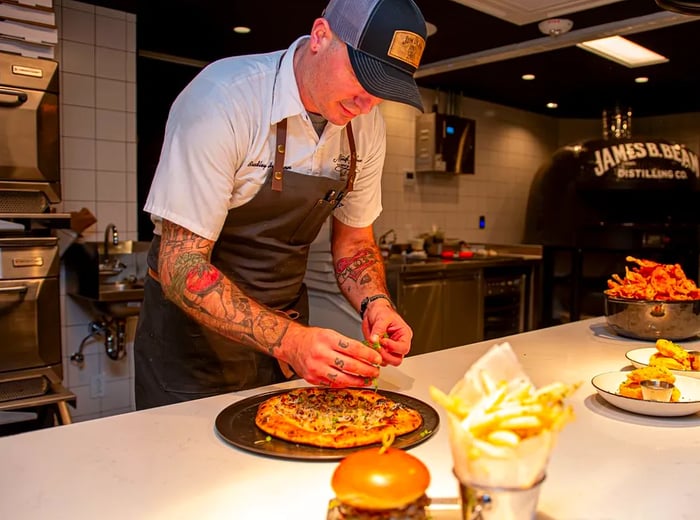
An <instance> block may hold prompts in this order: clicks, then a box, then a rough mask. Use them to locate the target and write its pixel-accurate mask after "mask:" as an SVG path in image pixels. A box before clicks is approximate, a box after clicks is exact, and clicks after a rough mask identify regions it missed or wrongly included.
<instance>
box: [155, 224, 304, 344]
mask: <svg viewBox="0 0 700 520" xmlns="http://www.w3.org/2000/svg"><path fill="white" fill-rule="evenodd" d="M213 245H214V243H213V242H212V241H209V240H205V239H203V238H201V237H199V236H197V235H195V234H193V233H191V232H189V231H187V230H186V229H183V228H182V227H179V226H176V225H174V224H171V223H164V225H163V232H162V238H161V248H160V265H159V271H160V278H161V283H162V286H163V290H164V292H165V294H166V296H167V297H168V299H170V300H171V301H173V302H174V303H175V304H177V305H178V306H179V307H180V308H181V309H183V310H184V311H185V312H186V313H187V314H188V315H189V316H190V317H191V318H193V319H194V320H196V321H197V322H199V323H201V324H202V325H203V326H205V327H208V328H210V329H213V330H215V331H216V332H218V333H219V334H222V335H223V336H226V337H228V338H230V339H232V340H234V341H239V342H242V343H244V344H247V345H250V346H253V347H256V348H258V349H260V350H263V351H265V352H267V353H269V354H271V355H274V351H275V349H276V348H278V347H279V346H280V344H281V342H282V337H283V336H284V334H285V332H286V331H287V328H288V327H289V324H290V320H289V319H288V318H287V317H286V316H285V315H283V314H281V313H278V312H275V311H272V310H270V309H268V308H266V307H264V306H262V305H260V304H258V303H257V302H255V301H254V300H252V299H250V298H249V297H248V296H247V295H246V294H244V293H243V292H242V291H241V290H240V289H239V288H238V287H237V286H236V285H235V284H234V283H233V282H231V281H230V280H229V279H227V278H226V277H225V276H224V274H223V273H222V272H221V271H219V270H218V269H217V268H216V267H215V266H214V265H212V264H211V263H210V261H209V258H210V255H211V250H212V248H213Z"/></svg>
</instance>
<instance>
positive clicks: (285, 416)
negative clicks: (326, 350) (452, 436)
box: [255, 387, 423, 448]
mask: <svg viewBox="0 0 700 520" xmlns="http://www.w3.org/2000/svg"><path fill="white" fill-rule="evenodd" d="M422 422H423V419H422V417H421V415H420V413H419V412H418V411H417V410H414V409H412V408H409V407H407V406H405V405H404V404H402V403H398V402H396V401H394V400H392V399H390V398H388V397H386V396H384V395H382V394H381V393H378V392H374V391H372V390H367V389H355V388H340V389H339V388H318V387H309V388H297V389H295V390H291V391H289V392H284V393H281V394H277V395H275V396H273V397H270V398H269V399H267V400H266V401H264V402H262V403H261V404H260V406H259V408H258V411H257V414H256V417H255V424H256V425H257V426H258V427H259V428H260V429H261V430H263V431H265V432H266V433H269V434H270V435H273V436H275V437H278V438H281V439H284V440H287V441H291V442H297V443H300V444H310V445H312V446H321V447H331V448H352V447H356V446H365V445H368V444H374V443H381V442H382V438H383V437H384V436H385V435H387V434H392V435H396V436H398V435H404V434H406V433H410V432H412V431H415V430H417V429H418V428H420V426H421V424H422Z"/></svg>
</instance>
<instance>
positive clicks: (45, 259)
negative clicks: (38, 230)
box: [0, 236, 75, 424]
mask: <svg viewBox="0 0 700 520" xmlns="http://www.w3.org/2000/svg"><path fill="white" fill-rule="evenodd" d="M58 278H59V255H58V239H57V238H55V237H26V236H17V237H0V331H2V340H1V341H0V412H2V411H8V410H24V409H35V408H37V407H45V406H47V405H56V411H57V412H58V414H59V416H60V421H61V422H62V423H64V424H65V423H69V422H71V419H70V414H69V412H68V408H67V406H66V405H67V403H70V404H73V405H75V395H74V394H73V393H71V392H69V391H68V390H66V389H65V388H64V387H63V386H62V384H61V380H62V377H63V368H62V360H61V318H60V315H61V313H60V300H59V298H60V295H59V279H58Z"/></svg>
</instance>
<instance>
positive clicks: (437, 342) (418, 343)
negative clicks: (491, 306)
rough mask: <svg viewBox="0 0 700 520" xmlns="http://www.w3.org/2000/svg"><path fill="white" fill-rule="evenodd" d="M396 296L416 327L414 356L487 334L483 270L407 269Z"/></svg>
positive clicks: (471, 341) (468, 341)
mask: <svg viewBox="0 0 700 520" xmlns="http://www.w3.org/2000/svg"><path fill="white" fill-rule="evenodd" d="M391 285H393V284H391ZM390 292H391V288H390ZM394 299H395V302H396V306H397V309H398V312H399V314H401V316H402V317H403V318H404V319H405V320H406V322H407V323H408V324H409V325H410V326H411V328H412V329H413V341H412V344H411V345H412V346H411V355H415V354H424V353H426V352H432V351H434V350H440V349H443V348H449V347H456V346H459V345H466V344H467V343H473V342H475V341H479V340H480V339H481V338H482V336H483V331H484V325H483V321H484V307H483V303H482V301H483V287H482V273H481V271H480V270H479V269H439V270H434V269H416V270H407V271H405V272H403V273H401V274H400V275H399V277H398V280H397V284H396V295H395V297H394Z"/></svg>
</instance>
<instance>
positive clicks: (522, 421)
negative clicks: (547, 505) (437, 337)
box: [430, 343, 579, 518]
mask: <svg viewBox="0 0 700 520" xmlns="http://www.w3.org/2000/svg"><path fill="white" fill-rule="evenodd" d="M578 386H579V385H578V384H576V385H567V384H564V383H552V384H549V385H547V386H544V387H541V388H539V389H538V388H535V387H534V385H533V384H532V382H531V381H530V379H529V378H528V377H527V375H526V374H525V372H524V370H523V368H522V366H521V365H520V363H519V361H518V359H517V357H516V355H515V353H514V352H513V350H512V348H511V346H510V344H508V343H502V344H499V345H494V346H493V347H492V348H491V349H490V350H489V351H488V352H487V353H486V354H485V355H484V356H482V357H481V358H480V359H479V360H478V361H477V362H476V363H474V364H473V365H472V366H471V367H470V368H469V370H468V371H467V372H466V373H465V374H464V377H463V378H462V379H460V380H459V381H458V382H457V383H456V384H455V385H454V387H453V388H452V389H451V390H450V392H449V393H447V394H445V393H444V392H443V391H441V390H440V389H438V388H435V387H431V388H430V392H431V396H432V398H433V399H434V400H435V401H436V402H437V403H438V404H439V405H441V406H443V407H444V408H445V410H446V411H447V414H448V417H449V422H448V426H449V440H450V449H451V451H452V457H453V460H454V472H455V476H456V477H457V479H458V480H459V482H460V483H461V484H462V485H463V486H465V485H466V486H470V487H474V488H479V489H492V490H493V489H501V490H511V491H515V490H528V489H532V488H533V487H535V486H538V485H539V484H540V483H541V482H542V480H543V479H544V476H545V474H546V469H547V463H548V461H549V456H550V454H551V452H552V448H553V447H554V444H555V442H556V437H557V434H558V432H559V431H560V430H561V428H562V427H563V426H564V425H565V424H566V423H567V422H568V421H570V420H571V419H572V418H573V410H572V408H571V407H570V406H569V405H567V404H566V403H565V398H566V397H567V396H568V395H570V394H571V393H572V392H573V391H574V390H575V389H576V388H578ZM495 505H497V504H495ZM494 518H496V517H494ZM504 518H529V517H527V516H508V515H505V516H504Z"/></svg>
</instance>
